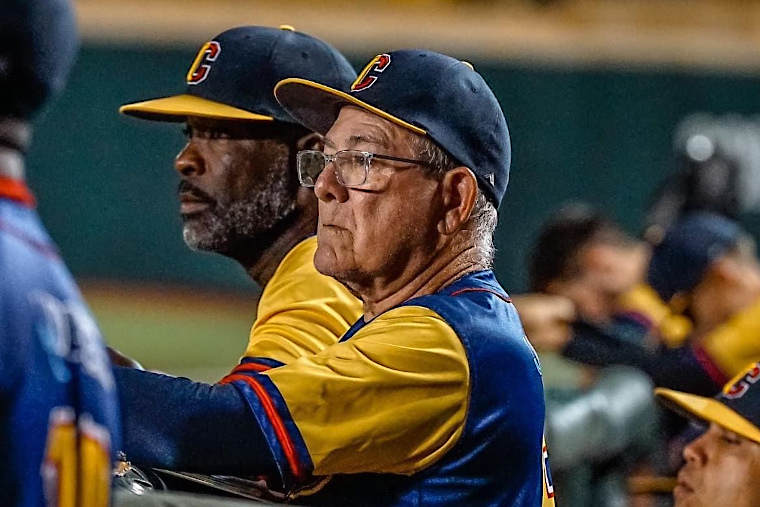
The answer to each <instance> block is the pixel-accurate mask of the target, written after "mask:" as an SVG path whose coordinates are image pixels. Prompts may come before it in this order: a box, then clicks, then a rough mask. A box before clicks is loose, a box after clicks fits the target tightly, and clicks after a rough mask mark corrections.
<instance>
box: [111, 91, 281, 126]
mask: <svg viewBox="0 0 760 507" xmlns="http://www.w3.org/2000/svg"><path fill="white" fill-rule="evenodd" d="M119 112H120V113H122V114H126V115H129V116H134V117H136V118H142V119H144V120H153V121H166V122H183V121H185V119H186V118H187V117H188V116H196V117H200V118H213V119H219V120H248V121H272V120H274V118H273V117H271V116H266V115H263V114H257V113H252V112H250V111H246V110H244V109H239V108H237V107H233V106H228V105H226V104H222V103H220V102H214V101H212V100H207V99H204V98H201V97H196V96H195V95H187V94H183V95H174V96H173V97H164V98H160V99H153V100H146V101H144V102H135V103H134V104H126V105H123V106H121V107H120V108H119Z"/></svg>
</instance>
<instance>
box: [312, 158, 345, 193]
mask: <svg viewBox="0 0 760 507" xmlns="http://www.w3.org/2000/svg"><path fill="white" fill-rule="evenodd" d="M335 171H336V168H335V164H334V163H333V162H330V163H329V164H327V166H326V167H325V169H324V170H323V171H322V172H321V173H319V176H318V177H317V181H316V183H315V184H314V193H315V194H316V196H317V199H319V200H320V201H325V202H327V201H338V202H346V201H347V200H348V190H347V189H346V187H344V186H343V185H341V184H340V183H339V182H338V175H337V174H336V172H335Z"/></svg>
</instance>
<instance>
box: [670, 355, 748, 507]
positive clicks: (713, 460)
mask: <svg viewBox="0 0 760 507" xmlns="http://www.w3.org/2000/svg"><path fill="white" fill-rule="evenodd" d="M655 392H656V393H657V396H658V398H659V399H660V401H662V402H663V403H664V404H665V405H666V406H668V407H669V408H671V409H672V410H674V411H675V412H677V413H678V414H681V415H683V416H685V417H687V418H689V419H691V420H694V421H696V422H697V423H699V424H700V425H702V426H707V429H706V430H705V431H704V432H703V433H702V434H701V436H699V437H697V438H696V439H694V440H693V441H692V442H691V443H689V444H688V445H687V446H686V447H684V449H683V459H684V464H683V466H682V467H681V469H680V471H679V472H678V485H677V486H676V488H675V490H674V492H673V497H674V500H675V507H715V506H730V507H757V506H758V505H760V363H754V364H750V365H749V367H746V368H745V369H744V370H742V371H740V372H739V374H738V375H737V376H736V377H735V378H734V379H732V380H730V381H729V382H728V383H727V384H726V385H725V387H724V388H723V390H722V392H721V393H720V394H718V395H717V396H716V397H715V398H704V397H701V396H695V395H692V394H688V393H684V392H679V391H673V390H670V389H657V390H656V391H655Z"/></svg>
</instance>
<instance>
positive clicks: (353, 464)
mask: <svg viewBox="0 0 760 507" xmlns="http://www.w3.org/2000/svg"><path fill="white" fill-rule="evenodd" d="M275 92H276V96H277V98H278V100H279V101H280V103H281V104H282V105H283V106H284V107H285V109H286V110H287V111H288V112H289V113H290V114H291V115H292V116H293V117H294V118H296V119H297V120H299V121H300V122H301V123H302V124H303V125H304V126H306V127H307V128H309V129H310V130H313V131H315V132H318V133H321V134H324V135H325V150H324V152H321V151H313V150H310V151H301V152H300V153H299V154H298V159H297V162H298V172H299V179H300V181H301V182H302V184H304V185H306V186H313V187H314V192H315V194H316V196H317V198H318V199H319V223H318V229H317V242H318V246H317V250H316V253H315V256H314V264H315V266H316V268H317V270H318V271H320V272H321V273H322V274H326V275H329V276H332V277H334V278H335V279H337V280H338V281H340V282H341V283H343V284H344V285H345V286H346V287H347V288H348V289H349V290H350V291H351V292H352V293H354V294H356V295H357V296H359V297H360V298H361V299H362V301H363V304H364V315H363V317H362V318H360V319H359V320H358V321H357V322H356V323H355V324H354V325H353V326H352V327H351V328H350V329H349V330H348V331H347V332H346V334H344V335H343V337H342V338H341V340H340V342H339V343H337V344H335V345H333V346H330V347H328V348H326V349H324V350H322V351H320V352H318V353H316V354H314V355H311V356H305V357H301V358H299V359H298V360H296V361H294V362H292V363H289V364H287V365H283V366H279V367H275V368H271V369H266V370H265V371H261V370H259V371H256V370H254V369H249V370H245V371H243V370H240V371H238V372H237V374H235V375H232V376H229V377H227V378H226V379H225V383H224V384H222V385H218V386H214V387H213V388H212V390H211V391H210V392H209V391H208V390H203V391H202V393H203V396H201V397H199V396H196V395H195V393H196V392H198V390H197V386H196V385H193V384H192V383H191V382H189V381H185V380H182V379H173V382H171V384H172V385H171V386H170V387H169V389H171V390H172V396H170V397H167V399H170V400H171V406H167V407H165V411H166V412H168V413H182V412H185V413H188V415H187V416H186V417H185V416H183V417H184V419H185V421H186V425H187V431H188V432H190V431H196V432H197V431H198V428H197V426H194V425H193V423H194V421H196V420H198V419H201V420H202V419H203V417H202V413H203V411H204V409H203V406H204V404H206V403H208V398H214V397H218V396H221V395H222V393H228V394H225V395H224V396H226V397H225V403H226V404H227V405H226V407H227V409H228V410H227V413H228V417H224V418H221V420H218V426H217V428H216V429H215V431H217V432H225V433H226V434H227V438H226V440H228V441H230V442H231V441H237V442H239V446H238V448H236V449H235V450H234V451H233V450H229V451H230V452H232V453H234V454H236V455H238V457H242V456H243V455H247V456H248V459H247V461H246V462H243V461H237V462H234V461H229V462H227V463H220V462H218V461H217V463H216V468H217V470H215V471H216V472H219V471H222V470H221V469H224V470H229V469H234V470H235V471H236V472H247V473H251V474H262V473H264V474H270V475H272V476H275V477H278V478H279V479H280V480H281V481H282V483H283V485H284V486H285V488H286V489H287V491H288V496H289V498H296V497H298V498H297V500H296V501H297V502H299V503H302V504H305V505H388V506H390V505H441V506H443V505H472V506H478V505H509V506H519V507H523V506H531V507H538V506H540V505H545V506H548V505H553V503H554V501H553V495H554V492H553V487H552V485H551V480H550V474H549V470H548V463H547V456H548V455H547V451H546V447H545V445H544V442H543V424H544V402H543V388H542V383H541V372H540V367H539V363H538V359H537V358H536V356H535V353H534V352H533V350H532V348H531V346H530V344H529V343H528V342H527V340H526V338H525V335H524V333H523V330H522V327H521V325H520V320H519V317H518V315H517V312H516V310H515V308H514V306H512V304H511V301H510V299H509V296H508V295H507V293H506V292H505V291H504V289H503V288H502V287H501V285H500V284H499V283H498V281H497V280H496V278H495V276H494V273H493V271H491V263H492V258H493V251H494V249H493V238H492V236H493V231H494V228H495V226H496V218H497V212H496V210H497V208H498V206H499V204H500V203H501V200H502V198H503V196H504V192H505V190H506V187H507V180H508V178H509V165H510V140H509V134H508V130H507V123H506V120H505V118H504V114H503V113H502V110H501V107H500V106H499V103H498V102H497V100H496V97H495V96H494V95H493V92H492V91H491V90H490V88H489V87H488V85H487V84H486V83H485V81H484V80H483V78H482V77H481V76H480V75H479V74H478V73H477V72H475V71H474V70H473V68H472V66H471V65H469V64H468V63H466V62H462V61H459V60H456V59H454V58H450V57H448V56H444V55H441V54H437V53H432V52H428V51H420V50H407V51H397V52H393V53H386V54H382V55H379V56H377V57H376V58H374V59H373V60H372V61H370V63H369V64H368V65H367V66H366V67H365V69H364V71H363V72H362V73H361V74H360V75H359V77H358V78H357V80H356V81H355V82H354V83H353V84H352V85H351V86H350V87H349V88H347V89H346V90H338V89H334V88H330V87H327V86H325V85H323V84H320V83H315V82H312V81H308V80H304V79H299V78H289V79H285V80H283V81H281V82H280V83H279V84H278V86H277V88H276V90H275ZM157 380H158V377H157ZM155 384H156V389H159V385H160V384H162V383H161V382H158V381H157V382H155ZM168 384H169V383H167V382H163V385H168ZM146 387H150V386H146ZM156 389H150V388H149V389H147V392H148V393H149V395H148V396H147V398H146V400H145V403H151V402H152V401H151V398H153V393H154V392H155V391H156ZM230 389H232V391H233V392H232V394H233V395H234V394H236V395H237V396H238V397H237V398H235V396H233V395H230V394H229V390H230ZM241 404H242V405H243V407H242V408H241ZM190 407H191V408H190ZM244 408H247V409H248V412H246V411H245V410H244ZM193 416H195V417H193ZM156 426H157V427H158V426H160V424H158V423H157V424H156ZM210 429H211V428H210V426H209V425H204V429H203V431H209V430H210ZM161 436H162V438H160V439H158V440H157V441H156V442H155V444H154V445H160V446H169V447H171V448H174V449H177V448H179V449H182V448H183V444H184V440H183V438H182V436H181V435H175V436H174V437H173V438H166V437H167V436H166V435H161ZM196 451H197V449H190V448H184V454H186V455H188V456H190V455H192V454H193V453H194V452H196ZM187 463H191V464H196V463H195V462H193V460H189V461H188V462H187ZM197 464H198V465H200V463H197ZM220 465H224V466H220ZM204 468H205V469H206V470H208V467H204Z"/></svg>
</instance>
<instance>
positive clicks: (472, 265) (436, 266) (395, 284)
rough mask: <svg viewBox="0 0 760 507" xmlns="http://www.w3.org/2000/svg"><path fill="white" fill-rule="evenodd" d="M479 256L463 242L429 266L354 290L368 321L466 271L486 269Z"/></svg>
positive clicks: (435, 290) (434, 259)
mask: <svg viewBox="0 0 760 507" xmlns="http://www.w3.org/2000/svg"><path fill="white" fill-rule="evenodd" d="M477 258H478V255H477V254H476V252H475V248H474V247H473V246H472V245H461V246H459V247H458V248H455V249H451V250H449V251H447V252H442V253H441V254H439V255H437V256H435V257H434V258H433V260H432V262H430V263H428V264H427V265H423V266H421V267H419V268H417V269H414V268H411V269H407V270H405V271H404V272H403V273H402V274H401V276H398V277H396V279H394V280H380V279H378V280H373V284H372V285H371V286H366V287H351V289H352V290H353V291H354V292H356V293H358V294H360V295H361V298H362V300H363V301H364V319H365V321H369V320H371V319H373V318H375V317H377V316H378V315H380V314H382V313H383V312H385V311H387V310H390V309H391V308H393V307H395V306H398V305H400V304H401V303H403V302H404V301H407V300H409V299H412V298H415V297H419V296H425V295H428V294H433V293H435V292H438V291H439V290H441V289H442V288H444V287H446V286H448V285H451V284H452V283H454V282H455V281H456V280H458V279H460V278H462V277H463V276H464V275H466V274H469V273H473V272H476V271H482V270H484V269H486V268H487V266H485V265H484V264H483V263H481V262H479V261H478V260H477Z"/></svg>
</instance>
